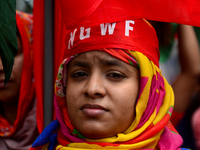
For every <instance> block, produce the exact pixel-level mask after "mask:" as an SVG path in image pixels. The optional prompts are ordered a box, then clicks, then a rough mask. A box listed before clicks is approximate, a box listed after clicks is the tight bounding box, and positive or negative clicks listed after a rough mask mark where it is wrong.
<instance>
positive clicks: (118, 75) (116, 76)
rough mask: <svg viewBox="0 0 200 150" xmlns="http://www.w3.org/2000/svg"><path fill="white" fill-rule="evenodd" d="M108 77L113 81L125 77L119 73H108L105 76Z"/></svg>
mask: <svg viewBox="0 0 200 150" xmlns="http://www.w3.org/2000/svg"><path fill="white" fill-rule="evenodd" d="M107 76H108V77H111V78H114V79H122V78H125V75H123V74H120V73H109V74H108V75H107Z"/></svg>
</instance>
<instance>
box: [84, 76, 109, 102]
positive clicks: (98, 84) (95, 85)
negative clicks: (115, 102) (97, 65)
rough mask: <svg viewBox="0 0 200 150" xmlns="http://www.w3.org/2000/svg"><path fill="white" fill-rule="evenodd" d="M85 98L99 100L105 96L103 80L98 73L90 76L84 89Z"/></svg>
mask: <svg viewBox="0 0 200 150" xmlns="http://www.w3.org/2000/svg"><path fill="white" fill-rule="evenodd" d="M84 90H85V91H84V93H85V96H89V97H92V98H100V97H104V96H105V95H106V88H105V84H104V79H103V77H102V76H101V75H100V74H99V73H94V74H92V75H90V77H89V79H88V81H87V84H86V86H85V89H84Z"/></svg>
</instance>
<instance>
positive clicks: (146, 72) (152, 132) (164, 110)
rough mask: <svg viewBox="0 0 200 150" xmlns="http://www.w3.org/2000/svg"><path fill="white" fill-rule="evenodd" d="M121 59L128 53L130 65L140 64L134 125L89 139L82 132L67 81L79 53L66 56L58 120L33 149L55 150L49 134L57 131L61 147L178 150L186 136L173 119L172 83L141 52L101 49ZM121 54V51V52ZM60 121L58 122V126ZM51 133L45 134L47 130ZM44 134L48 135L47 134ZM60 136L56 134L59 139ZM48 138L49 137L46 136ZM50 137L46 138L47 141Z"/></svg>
mask: <svg viewBox="0 0 200 150" xmlns="http://www.w3.org/2000/svg"><path fill="white" fill-rule="evenodd" d="M100 50H101V51H104V52H107V53H109V54H110V55H112V56H113V57H116V58H118V59H120V60H122V59H121V58H120V56H117V55H118V54H119V53H125V54H126V56H128V57H124V58H125V59H126V61H125V60H122V61H125V62H127V63H128V64H130V65H134V66H136V63H137V64H138V65H139V72H140V89H139V94H138V98H137V103H136V108H135V111H136V116H135V118H134V120H133V122H132V124H131V125H130V127H129V128H128V129H127V130H126V131H125V132H123V133H119V134H117V135H116V136H113V137H109V138H102V139H88V138H86V137H84V136H83V135H81V133H79V132H78V131H77V130H76V129H74V127H73V125H72V124H71V122H70V120H69V117H68V111H67V106H66V96H65V92H64V91H65V88H66V87H65V86H66V84H65V82H64V81H66V76H65V74H66V71H67V64H68V63H69V62H70V61H71V60H72V59H73V58H75V57H76V56H72V57H70V58H68V59H65V60H64V61H63V63H62V64H61V66H60V69H59V71H58V76H57V80H56V85H55V86H56V96H55V97H54V107H55V113H56V118H57V120H56V121H54V122H53V124H54V126H53V127H52V124H50V126H49V127H48V128H47V129H45V131H44V133H42V135H41V136H40V137H39V138H38V139H37V140H36V141H35V142H34V144H33V145H32V149H31V150H33V149H34V150H35V149H43V148H44V149H47V147H48V149H51V148H50V145H51V146H52V145H53V144H52V142H50V141H51V139H50V138H49V137H50V136H49V134H52V135H53V133H54V132H56V133H57V141H56V142H55V140H53V141H54V144H55V143H57V144H55V146H52V147H54V148H55V149H57V150H67V149H69V150H72V149H80V150H83V149H124V150H126V149H134V150H138V149H149V150H150V149H160V150H178V149H180V148H179V147H180V146H181V144H182V142H183V141H182V138H181V137H180V135H179V134H178V133H177V131H176V130H175V129H174V127H173V126H172V124H171V123H170V121H169V119H170V116H171V113H172V111H173V104H174V94H173V90H172V88H171V86H170V85H169V84H168V83H167V81H166V80H165V78H164V77H163V76H162V74H161V71H160V69H159V68H158V67H157V66H156V65H155V64H154V63H153V62H152V61H150V60H149V59H148V58H147V57H146V56H145V55H143V54H142V53H140V52H135V51H129V50H121V49H116V50H115V51H114V50H113V49H112V50H113V51H112V52H110V51H111V49H100ZM119 51H120V52H119ZM120 55H121V54H120ZM55 124H56V125H55ZM47 131H48V133H45V132H47ZM43 135H47V136H46V137H43ZM55 136H56V135H54V136H53V137H54V138H55ZM47 137H48V140H47V139H46V138H47ZM45 139H46V140H45Z"/></svg>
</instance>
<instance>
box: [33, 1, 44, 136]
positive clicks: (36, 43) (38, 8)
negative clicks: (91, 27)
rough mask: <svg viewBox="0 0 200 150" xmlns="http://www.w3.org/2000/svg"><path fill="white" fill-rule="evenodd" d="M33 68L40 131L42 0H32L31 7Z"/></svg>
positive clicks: (41, 117)
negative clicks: (32, 7) (32, 6)
mask: <svg viewBox="0 0 200 150" xmlns="http://www.w3.org/2000/svg"><path fill="white" fill-rule="evenodd" d="M33 49H34V53H33V68H34V78H35V89H36V97H37V106H36V109H37V111H36V112H37V113H36V118H37V126H38V130H39V132H40V133H41V132H42V130H43V127H44V123H43V120H44V113H43V97H44V88H43V87H44V83H43V81H44V77H43V75H44V0H39V1H37V0H36V1H34V9H33Z"/></svg>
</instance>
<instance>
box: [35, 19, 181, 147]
mask: <svg viewBox="0 0 200 150" xmlns="http://www.w3.org/2000/svg"><path fill="white" fill-rule="evenodd" d="M66 42H67V47H66V51H65V56H64V58H65V59H64V60H63V62H62V64H61V65H60V68H59V71H58V76H57V80H56V84H55V94H56V96H55V98H54V106H55V110H56V118H57V119H56V120H55V121H53V122H52V123H51V124H50V125H49V126H48V127H47V128H46V129H45V130H44V131H43V133H42V134H41V135H40V136H39V137H38V138H37V140H36V141H35V142H34V143H33V145H32V148H31V149H43V148H44V149H45V148H46V149H47V148H48V149H59V150H62V149H63V150H64V149H168V150H175V149H178V148H179V147H180V145H181V144H182V138H181V137H180V136H179V134H178V133H177V132H176V130H175V129H174V128H173V126H172V125H171V123H170V122H169V119H170V116H171V113H172V110H173V104H174V95H173V91H172V88H171V86H170V85H169V84H168V83H167V81H166V80H165V78H164V77H163V76H162V74H161V71H160V69H159V65H158V60H159V50H158V40H157V36H156V33H155V30H154V28H153V27H152V26H151V25H150V24H149V23H148V22H147V21H146V20H145V19H133V20H123V21H118V22H110V23H101V24H99V23H96V24H92V25H91V26H87V27H84V26H75V27H73V28H71V29H70V30H69V33H68V35H67V38H66Z"/></svg>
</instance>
